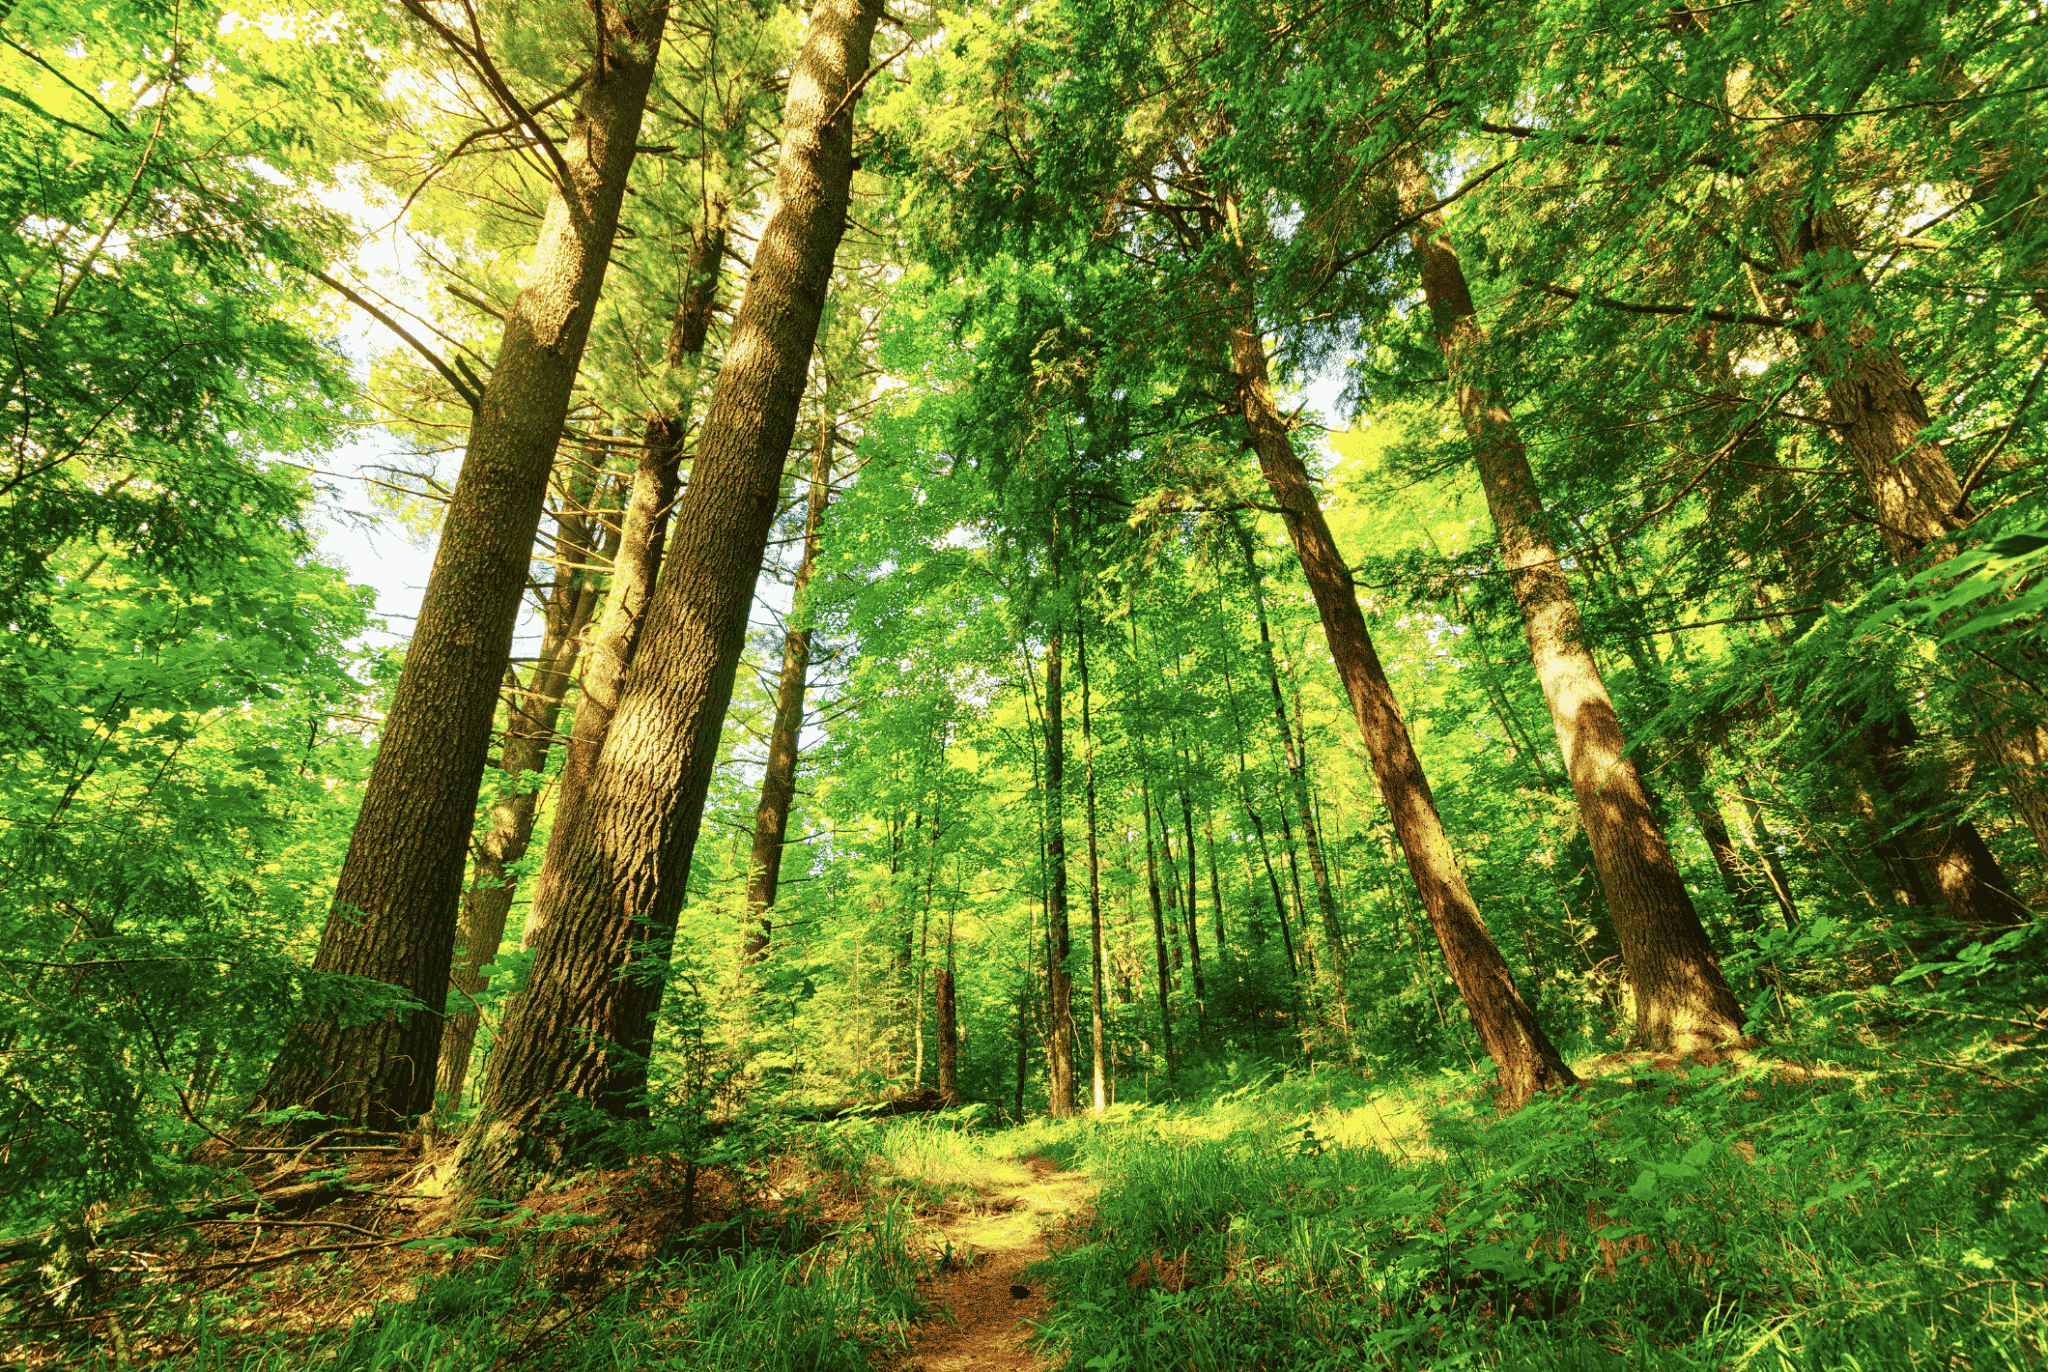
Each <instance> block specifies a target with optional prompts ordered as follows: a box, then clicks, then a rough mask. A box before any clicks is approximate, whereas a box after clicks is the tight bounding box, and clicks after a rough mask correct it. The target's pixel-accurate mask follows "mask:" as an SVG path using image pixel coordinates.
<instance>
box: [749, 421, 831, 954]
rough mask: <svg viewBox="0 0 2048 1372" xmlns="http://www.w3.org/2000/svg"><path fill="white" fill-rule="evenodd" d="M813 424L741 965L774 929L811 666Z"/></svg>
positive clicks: (816, 474)
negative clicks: (808, 601)
mask: <svg viewBox="0 0 2048 1372" xmlns="http://www.w3.org/2000/svg"><path fill="white" fill-rule="evenodd" d="M830 402H831V396H830V393H829V390H828V392H827V396H826V404H827V410H828V415H827V418H826V419H825V420H823V421H822V422H821V423H820V424H819V425H818V446H817V447H816V449H815V450H813V452H812V454H811V498H810V508H809V509H808V510H807V511H806V512H805V515H804V552H803V558H802V560H801V561H799V562H798V563H797V568H796V583H795V587H794V589H793V590H792V592H791V595H790V610H789V624H788V627H787V628H786V629H785V630H784V632H783V635H782V676H781V678H780V679H779V680H778V681H777V682H776V686H775V722H774V724H773V725H771V726H770V727H769V730H768V765H767V767H766V768H764V769H763V770H762V773H761V799H760V803H759V804H757V805H756V806H755V807H754V842H753V847H752V849H751V850H750V852H749V854H748V857H747V911H748V922H747V926H746V929H745V930H744V931H743V932H742V933H741V935H740V964H741V965H742V966H749V965H751V964H753V963H756V962H759V961H760V960H761V959H762V958H764V957H766V956H768V940H769V938H770V937H771V933H772V928H771V926H770V924H769V922H768V911H769V910H770V909H771V908H772V907H773V906H774V904H775V888H776V886H777V884H778V883H779V882H780V881H781V878H782V849H783V844H784V840H785V837H786V836H787V834H788V832H789V807H790V805H791V803H792V802H794V801H795V799H796V764H797V745H798V742H799V741H800V739H801V737H802V734H803V727H804V692H805V688H806V686H807V684H808V683H807V678H808V676H809V673H810V669H811V630H810V626H809V624H808V623H807V622H806V619H807V615H808V609H807V607H806V605H805V592H806V591H808V590H809V589H810V585H811V575H812V571H813V569H814V568H815V567H816V566H817V564H818V542H819V531H820V530H821V529H822V528H823V526H824V522H825V508H826V506H827V505H829V504H830V503H831V500H832V452H833V446H834V444H836V443H837V442H838V439H839V426H838V425H837V424H836V423H835V422H833V420H832V419H831V417H830V415H829V409H830Z"/></svg>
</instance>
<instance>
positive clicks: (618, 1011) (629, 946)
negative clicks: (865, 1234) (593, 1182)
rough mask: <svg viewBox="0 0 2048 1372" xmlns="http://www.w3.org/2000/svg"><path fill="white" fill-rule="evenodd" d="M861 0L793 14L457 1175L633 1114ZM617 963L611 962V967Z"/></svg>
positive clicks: (820, 225)
mask: <svg viewBox="0 0 2048 1372" xmlns="http://www.w3.org/2000/svg"><path fill="white" fill-rule="evenodd" d="M879 9H880V6H879V5H878V4H876V3H874V0H827V2H826V3H824V4H821V5H820V6H818V7H817V8H816V9H815V10H814V11H813V13H812V16H811V24H810V31H809V33H808V35H807V36H806V38H805V40H804V46H803V50H802V51H801V52H800V53H799V54H798V57H797V60H796V64H795V67H794V68H793V69H792V75H791V78H790V85H789V96H788V104H787V107H786V109H785V113H784V116H783V138H782V153H781V158H780V162H779V164H778V169H777V173H776V205H775V211H774V213H773V215H772V216H771V217H770V219H769V221H768V223H767V224H766V225H765V226H764V229H763V232H762V235H761V243H760V247H759V248H758V249H757V251H756V253H755V257H754V262H753V269H752V272H751V274H750V275H749V277H748V281H747V286H746V291H745V294H744V295H743V296H742V298H741V302H740V307H739V312H738V314H737V316H736V317H735V319H734V321H733V328H732V335H731V339H730V341H729V343H728V344H727V350H726V355H725V358H724V361H723V364H722V366H721V368H720V371H719V375H718V381H717V384H716V387H715V389H714V390H713V393H712V400H711V408H710V410H709V412H708V413H707V414H706V416H705V420H704V438H703V440H701V441H700V443H699V446H698V450H697V456H696V460H695V463H694V465H693V466H692V468H691V472H690V481H689V485H688V487H687V489H686V490H685V492H684V495H683V499H682V503H681V505H680V507H679V509H678V510H677V513H676V518H675V527H674V530H673V532H672V533H671V535H670V544H669V551H668V553H667V555H666V560H667V562H668V565H669V567H670V568H671V572H670V574H669V575H668V576H665V577H664V578H663V579H662V581H661V583H660V585H659V586H658V587H657V588H656V590H655V594H654V598H653V600H652V601H651V602H650V603H649V606H648V610H647V624H646V627H645V628H644V629H643V630H642V632H641V637H640V643H639V646H638V648H637V649H636V651H635V657H634V663H633V670H632V674H631V676H630V677H629V679H628V684H627V690H626V694H625V696H624V698H623V699H622V700H621V701H620V704H619V710H618V713H617V714H616V715H615V716H614V717H613V720H612V724H611V728H610V731H609V732H608V733H607V735H606V738H605V744H604V749H603V751H602V752H601V753H600V754H599V757H598V761H597V764H596V767H595V769H594V770H593V772H592V775H591V779H590V782H589V785H588V786H587V787H586V788H585V791H584V793H583V795H582V797H581V799H580V800H579V801H578V804H577V811H576V815H575V823H574V824H573V825H572V826H568V827H565V828H558V829H557V830H556V832H555V834H554V835H553V837H552V838H551V840H550V843H549V847H548V853H547V857H546V859H545V861H544V864H543V867H542V870H541V877H540V885H539V888H538V890H537V892H536V893H535V897H534V903H535V917H536V918H537V919H538V920H539V921H540V923H541V926H542V931H541V934H540V938H539V941H538V942H537V944H536V945H535V950H534V963H533V969H532V971H531V973H530V980H529V983H528V987H527V989H526V991H525V992H524V993H522V995H521V996H520V998H519V1000H518V1001H517V1002H516V1003H515V1005H514V1006H513V1008H512V1009H511V1011H510V1012H509V1013H508V1015H507V1021H506V1025H505V1027H504V1029H503V1030H502V1031H501V1033H500V1037H499V1044H498V1049H497V1056H496V1057H495V1058H494V1060H493V1064H492V1072H491V1078H490V1082H489V1084H488V1085H487V1087H486V1089H485V1095H484V1101H483V1107H482V1110H481V1112H480V1114H479V1117H478V1121H477V1123H476V1124H475V1125H474V1126H473V1128H472V1133H471V1135H470V1137H469V1139H468V1141H467V1142H466V1144H465V1149H466V1152H465V1169H466V1173H465V1174H466V1176H467V1178H468V1181H467V1183H466V1184H467V1185H468V1186H470V1187H471V1188H473V1189H484V1188H489V1187H493V1186H496V1185H498V1184H500V1183H501V1182H502V1181H504V1180H505V1179H507V1177H508V1176H509V1174H510V1173H511V1172H512V1171H513V1170H514V1169H515V1168H516V1167H517V1166H518V1165H519V1164H520V1162H521V1160H532V1161H536V1162H541V1163H542V1165H544V1166H545V1165H551V1164H552V1163H553V1162H554V1161H556V1160H558V1159H559V1158H560V1157H561V1156H562V1153H561V1151H560V1150H562V1149H563V1148H564V1147H565V1146H568V1145H570V1144H571V1143H572V1142H573V1139H572V1138H571V1137H570V1134H569V1133H568V1132H564V1131H565V1130H566V1129H567V1128H568V1126H567V1124H566V1122H565V1121H562V1120H561V1119H560V1117H559V1115H558V1114H551V1113H550V1112H551V1111H553V1110H554V1108H555V1104H556V1100H557V1098H558V1097H559V1096H562V1095H569V1096H573V1097H577V1098H580V1099H582V1100H585V1101H587V1102H589V1103H590V1104H592V1105H595V1106H596V1107H598V1108H599V1109H601V1110H603V1111H605V1112H607V1113H609V1114H613V1115H618V1116H628V1115H632V1114H636V1113H641V1112H644V1110H645V1103H644V1100H643V1098H642V1097H643V1093H644V1091H645V1087H646V1081H647V1076H646V1073H647V1053H648V1050H649V1048H650V1046H651V1041H652V1035H653V1027H654V1016H655V1013H656V1011H657V1010H658V1008H659V1006H660V1004H661V993H662V982H663V980H664V972H665V969H666V963H667V959H668V953H669V940H670V938H671V936H672V934H673V931H674V929H675V922H676V916H677V913H678V911H679V910H680V909H681V906H682V903H683V896H684V890H683V878H684V876H685V874H686V873H687V871H688V867H689V860H690V857H691V853H692V849H693V848H694V847H695V844H696V838H697V830H698V826H699V824H700V823H701V820H702V814H703V805H704V797H705V794H706V791H707V790H708V787H709V785H710V780H711V772H712V766H713V763H714V761H715V756H716V745H717V736H718V726H719V724H720V723H721V721H722V719H723V716H724V712H725V706H726V704H727V702H728V701H729V700H730V698H731V693H732V681H733V673H734V669H735V667H736V665H737V663H738V659H739V650H740V646H741V643H742V641H743V638H744V635H745V627H746V605H747V602H748V600H749V599H750V598H751V594H752V589H753V583H754V578H755V576H756V575H757V574H758V572H759V570H760V565H761V553H762V549H763V547H764V546H765V543H766V540H767V535H768V529H769V525H770V523H771V522H772V521H773V518H774V514H775V509H776V505H777V498H776V497H777V491H778V488H779V486H780V482H781V474H782V465H783V460H784V457H785V455H786V454H787V452H788V448H789V442H790V438H791V436H792V434H793V431H794V429H795V424H796V410H797V404H798V402H799V400H800V399H801V397H802V394H803V383H804V376H805V373H806V371H807V369H808V367H809V363H810V356H811V350H812V346H813V344H814V342H815V339H816V335H817V327H818V319H819V316H820V314H821V312H822V309H823V305H824V298H823V297H824V290H825V285H826V283H827V281H828V280H829V279H830V277H831V271H832V259H833V255H834V253H835V251H836V249H837V247H838V243H839V237H840V234H841V232H842V231H843V229H844V226H845V217H846V208H847V202H848V198H849V194H850V186H851V181H852V176H853V110H854V104H855V101H856V100H857V99H858V97H859V95H860V91H861V88H862V86H863V85H864V84H865V82H866V80H867V74H868V73H867V66H868V50H869V45H870V42H871V40H872V38H873V34H874V29H875V24H876V21H877V19H878V18H879ZM629 965H630V966H632V967H633V974H632V975H630V976H623V977H622V976H621V973H622V972H624V971H625V970H626V969H627V968H628V966H629Z"/></svg>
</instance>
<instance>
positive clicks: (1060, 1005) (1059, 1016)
mask: <svg viewBox="0 0 2048 1372" xmlns="http://www.w3.org/2000/svg"><path fill="white" fill-rule="evenodd" d="M1054 575H1055V576H1057V575H1058V573H1057V572H1056V571H1055V573H1054ZM1060 638H1061V635H1060V634H1059V633H1058V632H1057V631H1055V632H1054V633H1053V635H1052V641H1051V642H1050V643H1049V644H1047V645H1046V653H1045V793H1046V799H1047V802H1048V804H1047V810H1048V816H1047V820H1046V825H1047V832H1046V839H1045V854H1046V861H1047V865H1048V870H1047V873H1046V887H1045V920H1046V949H1047V952H1046V961H1047V967H1046V973H1047V977H1046V980H1047V990H1048V991H1049V992H1050V993H1051V1001H1050V1004H1049V1006H1048V1009H1049V1011H1050V1013H1051V1021H1050V1023H1049V1024H1048V1026H1047V1029H1046V1065H1047V1068H1048V1070H1049V1072H1050V1075H1051V1080H1050V1081H1049V1082H1048V1083H1047V1090H1048V1091H1049V1092H1050V1095H1051V1101H1050V1104H1049V1106H1048V1108H1049V1109H1050V1110H1051V1112H1052V1117H1053V1118H1054V1119H1065V1118H1067V1117H1068V1116H1069V1115H1071V1114H1073V1113H1074V974H1073V972H1072V971H1071V970H1070V969H1069V962H1068V960H1069V959H1070V958H1071V957H1072V956H1073V951H1074V948H1073V935H1072V934H1071V932H1070V931H1069V929H1068V924H1067V823H1066V800H1065V786H1066V777H1067V739H1066V728H1065V718H1066V715H1065V711H1064V710H1063V709H1062V704H1061V697H1062V695H1063V694H1064V693H1063V691H1062V690H1061V686H1060V657H1061V654H1062V651H1063V647H1062V644H1061V642H1060Z"/></svg>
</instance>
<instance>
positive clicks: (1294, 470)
mask: <svg viewBox="0 0 2048 1372" xmlns="http://www.w3.org/2000/svg"><path fill="white" fill-rule="evenodd" d="M1235 295H1236V297H1237V302H1236V318H1235V320H1234V322H1233V324H1232V326H1231V330H1230V356H1231V363H1232V365H1233V366H1234V367H1235V369H1236V371H1237V375H1238V403H1239V405H1240V406H1241V411H1242V413H1243V415H1244V418H1245V423H1246V425H1247V427H1248V428H1249V430H1250V439H1251V445H1252V450H1253V452H1254V453H1255V454H1256V455H1257V457H1258V460H1259V470H1260V471H1261V472H1262V473H1263V474H1264V476H1265V478H1266V485H1267V488H1268V489H1269V490H1271V491H1272V493H1273V499H1274V502H1275V503H1276V504H1278V505H1279V507H1280V510H1281V517H1282V519H1283V520H1284V521H1285V522H1286V525H1287V535H1288V538H1289V539H1290V540H1291V541H1292V542H1293V544H1294V551H1295V554H1296V556H1298V557H1299V558H1300V559H1301V567H1302V571H1303V573H1304V574H1305V575H1306V576H1307V578H1308V585H1309V592H1310V594H1311V595H1313V596H1314V597H1315V602H1316V611H1317V613H1318V614H1319V615H1320V616H1321V618H1322V621H1323V635H1324V637H1325V638H1326V639H1327V640H1328V642H1329V646H1330V656H1331V658H1332V659H1333V660H1334V662H1335V664H1336V667H1337V674H1338V676H1339V677H1340V678H1341V679H1342V680H1343V682H1344V693H1345V695H1346V696H1347V697H1348V698H1349V699H1350V702H1351V711H1352V715H1353V717H1354V718H1355V719H1356V720H1357V723H1358V730H1359V734H1360V736H1361V737H1362V738H1363V739H1364V742H1365V747H1366V752H1367V753H1368V754H1369V755H1370V756H1371V758H1372V768H1373V776H1374V779H1375V780H1376V781H1377V782H1378V783H1379V788H1380V795H1381V796H1382V797H1383V798H1384V799H1385V801H1386V804H1387V811H1388V813H1389V814H1390V815H1391V816H1392V817H1393V821H1394V830H1395V833H1396V834H1397V835H1398V836H1399V838H1400V841H1401V850H1402V852H1403V854H1404V855H1405V856H1406V857H1407V859H1408V869H1409V871H1410V872H1411V873H1412V874H1413V875H1414V878H1415V885H1416V888H1417V890H1418V891H1419V892H1420V893H1421V897H1422V905H1423V909H1425V910H1426V911H1428V913H1429V922H1430V927H1431V928H1432V929H1433V930H1434V931H1435V933H1436V938H1437V944H1438V946H1439V947H1441V948H1442V949H1443V953H1444V960H1445V962H1446V963H1448V964H1449V966H1450V971H1451V976H1452V978H1453V979H1454V980H1455V981H1456V982H1457V984H1458V991H1459V994H1460V995H1461V996H1462V997H1463V998H1464V1001H1465V1008H1466V1011H1467V1013H1469V1014H1470V1015H1471V1017H1472V1023H1473V1026H1474V1027H1475V1028H1476V1029H1477V1030H1478V1032H1479V1041H1480V1042H1481V1043H1482V1044H1484V1045H1485V1047H1486V1052H1487V1055H1488V1056H1489V1057H1491V1058H1492V1059H1493V1060H1494V1062H1495V1063H1496V1064H1498V1066H1499V1068H1500V1083H1499V1086H1498V1087H1497V1092H1496V1093H1497V1096H1498V1099H1499V1101H1500V1103H1501V1105H1502V1106H1503V1108H1509V1109H1512V1108H1514V1107H1516V1106H1519V1105H1521V1104H1523V1103H1524V1102H1526V1101H1528V1100H1529V1099H1530V1097H1532V1096H1534V1095H1535V1094H1536V1093H1537V1092H1538V1091H1547V1090H1551V1089H1553V1088H1556V1087H1561V1086H1569V1085H1571V1084H1572V1083H1573V1082H1575V1081H1576V1080H1577V1078H1576V1077H1575V1076H1573V1074H1572V1070H1571V1068H1570V1067H1568V1066H1566V1065H1565V1061H1564V1058H1563V1056H1562V1055H1560V1054H1559V1053H1558V1051H1557V1049H1556V1048H1555V1047H1553V1046H1552V1045H1551V1042H1550V1040H1549V1038H1548V1037H1546V1036H1545V1034H1544V1033H1543V1030H1542V1028H1541V1027H1540V1026H1539V1025H1538V1024H1537V1023H1536V1016H1535V1015H1534V1014H1533V1013H1532V1012H1531V1011H1530V1009H1529V1006H1528V1004H1527V1003H1526V1002H1525V1001H1524V1000H1523V999H1522V993H1521V992H1520V991H1519V990H1517V989H1516V987H1515V981H1514V977H1513V975H1512V974H1511V973H1510V972H1509V971H1508V965H1507V962H1506V960H1505V959H1503V958H1502V957H1501V955H1500V949H1498V948H1496V947H1495V946H1494V942H1493V939H1492V937H1491V936H1490V935H1489V934H1488V933H1487V931H1486V924H1485V921H1484V920H1482V919H1481V918H1480V915H1479V907H1478V905H1477V904H1476V903H1475V902H1474V901H1473V899H1472V893H1471V891H1470V890H1468V889H1467V888H1466V886H1465V875H1464V873H1463V872H1462V871H1460V870H1459V868H1458V860H1457V858H1456V857H1455V856H1454V855H1453V854H1452V852H1451V842H1450V836H1449V835H1448V834H1446V833H1445V832H1444V826H1443V819H1442V817H1441V816H1440V815H1438V813H1437V808H1436V797H1435V796H1434V795H1432V794H1431V792H1430V789H1429V780H1428V778H1427V777H1425V776H1424V775H1423V772H1422V762H1421V759H1419V758H1418V757H1416V755H1415V745H1414V743H1413V741H1412V740H1411V739H1410V738H1409V736H1408V724H1407V721H1406V720H1404V719H1402V717H1401V709H1400V706H1399V705H1397V704H1396V703H1395V701H1394V692H1393V688H1392V687H1391V686H1390V685H1389V684H1388V682H1387V674H1386V671H1385V669H1384V668H1382V667H1381V666H1380V660H1379V654H1378V652H1377V651H1375V650H1374V648H1373V645H1372V638H1371V636H1370V635H1369V634H1367V632H1366V628H1365V616H1364V614H1363V613H1361V612H1360V610H1359V608H1358V595H1357V592H1356V590H1355V589H1354V588H1353V585H1352V580H1351V568H1350V566H1349V565H1348V564H1346V563H1345V561H1344V558H1343V556H1342V555H1341V554H1340V553H1339V552H1338V551H1337V543H1336V540H1335V539H1334V538H1332V537H1331V535H1330V526H1329V522H1328V521H1327V520H1325V519H1324V518H1323V511H1322V507H1321V506H1320V505H1318V504H1317V503H1316V494H1315V488H1314V487H1313V486H1312V485H1311V484H1310V483H1309V479H1308V471H1307V469H1306V468H1305V467H1303V466H1302V462H1301V457H1300V456H1299V454H1297V453H1296V452H1295V451H1294V442H1293V440H1292V439H1291V438H1290V437H1289V436H1288V433H1287V426H1286V423H1285V421H1283V420H1282V419H1281V417H1280V409H1279V406H1278V405H1277V404H1276V403H1275V402H1274V399H1273V388H1272V384H1271V382H1270V381H1269V380H1268V379H1267V372H1266V343H1265V339H1264V338H1263V337H1262V336H1261V334H1260V331H1259V325H1258V319H1257V314H1256V309H1255V306H1254V302H1253V300H1252V297H1251V294H1250V292H1249V291H1247V290H1243V289H1241V288H1240V289H1239V290H1237V291H1236V292H1235Z"/></svg>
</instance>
